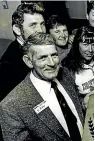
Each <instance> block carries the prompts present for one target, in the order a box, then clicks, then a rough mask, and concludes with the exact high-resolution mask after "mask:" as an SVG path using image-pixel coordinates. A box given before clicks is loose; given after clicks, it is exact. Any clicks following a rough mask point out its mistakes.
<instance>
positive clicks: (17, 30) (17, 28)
mask: <svg viewBox="0 0 95 141" xmlns="http://www.w3.org/2000/svg"><path fill="white" fill-rule="evenodd" d="M13 31H14V32H15V33H16V34H17V35H18V36H20V35H21V32H20V28H19V27H18V26H17V25H15V24H14V25H13Z"/></svg>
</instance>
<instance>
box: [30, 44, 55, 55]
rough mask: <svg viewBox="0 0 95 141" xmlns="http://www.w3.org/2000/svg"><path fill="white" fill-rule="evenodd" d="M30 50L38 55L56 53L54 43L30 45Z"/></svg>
mask: <svg viewBox="0 0 95 141" xmlns="http://www.w3.org/2000/svg"><path fill="white" fill-rule="evenodd" d="M29 50H30V52H31V51H33V52H35V53H36V54H38V55H47V54H52V53H57V50H56V46H55V44H49V45H46V44H43V45H31V47H30V49H29Z"/></svg>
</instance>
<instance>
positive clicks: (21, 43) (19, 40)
mask: <svg viewBox="0 0 95 141" xmlns="http://www.w3.org/2000/svg"><path fill="white" fill-rule="evenodd" d="M17 41H18V42H19V44H20V45H21V46H23V44H24V40H23V39H22V38H21V37H17Z"/></svg>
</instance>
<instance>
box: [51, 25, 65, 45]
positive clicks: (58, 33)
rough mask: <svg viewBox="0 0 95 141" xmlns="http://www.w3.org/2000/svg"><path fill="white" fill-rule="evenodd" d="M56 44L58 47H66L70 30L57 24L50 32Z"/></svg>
mask: <svg viewBox="0 0 95 141" xmlns="http://www.w3.org/2000/svg"><path fill="white" fill-rule="evenodd" d="M49 31H50V34H51V35H52V37H53V39H54V41H55V44H56V45H58V46H65V45H66V44H67V42H68V30H67V27H66V25H61V24H57V25H55V26H54V27H53V28H52V29H50V30H49Z"/></svg>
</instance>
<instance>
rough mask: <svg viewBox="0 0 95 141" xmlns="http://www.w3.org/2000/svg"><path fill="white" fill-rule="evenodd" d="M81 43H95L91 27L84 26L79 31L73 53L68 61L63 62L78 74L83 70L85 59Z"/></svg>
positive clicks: (74, 42)
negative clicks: (81, 52) (80, 48)
mask: <svg viewBox="0 0 95 141" xmlns="http://www.w3.org/2000/svg"><path fill="white" fill-rule="evenodd" d="M80 42H82V43H87V44H89V43H94V32H93V31H92V29H91V28H90V27H86V26H83V27H81V28H79V29H78V30H77V33H76V35H75V38H74V41H73V44H72V48H71V51H70V53H69V54H68V56H67V57H66V59H65V60H63V64H64V65H66V66H67V67H68V68H69V70H72V71H73V72H78V71H79V70H81V69H82V64H83V57H82V56H81V54H80V51H79V43H80Z"/></svg>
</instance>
